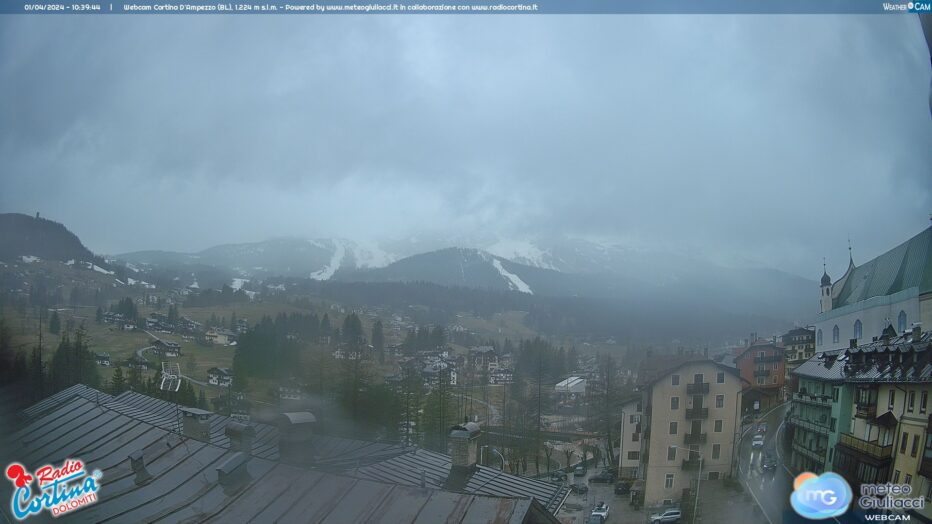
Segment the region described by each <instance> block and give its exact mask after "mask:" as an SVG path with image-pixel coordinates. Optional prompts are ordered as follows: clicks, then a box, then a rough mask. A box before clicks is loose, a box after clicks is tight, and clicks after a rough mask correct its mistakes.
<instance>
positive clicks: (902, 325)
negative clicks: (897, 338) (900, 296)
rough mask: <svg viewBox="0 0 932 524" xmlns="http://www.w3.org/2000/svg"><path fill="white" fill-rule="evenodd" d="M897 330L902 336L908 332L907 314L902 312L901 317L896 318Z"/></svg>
mask: <svg viewBox="0 0 932 524" xmlns="http://www.w3.org/2000/svg"><path fill="white" fill-rule="evenodd" d="M896 330H897V331H899V332H900V334H901V335H902V334H903V333H905V332H906V312H905V311H900V314H899V316H897V317H896Z"/></svg>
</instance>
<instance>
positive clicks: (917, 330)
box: [913, 322, 922, 340]
mask: <svg viewBox="0 0 932 524" xmlns="http://www.w3.org/2000/svg"><path fill="white" fill-rule="evenodd" d="M920 338H922V324H920V323H919V322H916V323H914V324H913V340H919V339H920Z"/></svg>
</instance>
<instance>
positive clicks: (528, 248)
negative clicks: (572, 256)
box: [488, 240, 559, 271]
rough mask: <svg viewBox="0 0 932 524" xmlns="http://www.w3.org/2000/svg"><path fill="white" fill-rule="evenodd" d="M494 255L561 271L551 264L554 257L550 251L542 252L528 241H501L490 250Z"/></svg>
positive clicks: (527, 264)
mask: <svg viewBox="0 0 932 524" xmlns="http://www.w3.org/2000/svg"><path fill="white" fill-rule="evenodd" d="M488 251H489V252H490V253H492V254H493V255H496V256H500V257H502V258H505V259H508V260H511V261H512V262H517V263H519V264H524V265H526V266H533V267H539V268H542V269H552V270H554V271H559V270H558V269H557V268H556V267H554V265H553V264H552V263H551V260H552V258H553V257H552V256H551V254H550V251H549V250H546V251H545V250H542V249H540V248H539V247H537V246H536V245H534V244H533V243H531V242H528V241H526V240H499V241H498V242H496V243H495V244H493V245H491V246H490V247H489V248H488Z"/></svg>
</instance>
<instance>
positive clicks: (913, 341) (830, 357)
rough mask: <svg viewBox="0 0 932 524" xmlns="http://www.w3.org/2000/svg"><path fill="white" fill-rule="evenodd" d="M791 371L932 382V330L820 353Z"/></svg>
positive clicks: (832, 377) (833, 378)
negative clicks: (914, 335) (916, 334)
mask: <svg viewBox="0 0 932 524" xmlns="http://www.w3.org/2000/svg"><path fill="white" fill-rule="evenodd" d="M791 373H792V374H793V375H797V376H800V377H806V378H813V379H816V380H824V381H829V382H897V383H901V382H932V331H927V332H925V333H923V334H922V335H920V336H919V337H915V338H914V337H913V335H912V333H911V332H907V333H905V334H903V335H899V336H897V337H892V338H890V339H880V340H876V341H872V342H869V343H867V344H863V345H860V346H858V347H854V348H849V349H836V350H833V351H825V352H823V353H817V354H816V355H815V356H813V357H812V358H810V359H809V360H807V361H806V362H803V363H802V364H800V365H799V367H797V368H796V369H794V370H793V371H792V372H791Z"/></svg>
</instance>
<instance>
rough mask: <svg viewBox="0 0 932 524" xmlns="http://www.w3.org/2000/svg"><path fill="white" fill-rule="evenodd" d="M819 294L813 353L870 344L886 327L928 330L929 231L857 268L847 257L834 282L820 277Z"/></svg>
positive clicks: (931, 287) (931, 317)
mask: <svg viewBox="0 0 932 524" xmlns="http://www.w3.org/2000/svg"><path fill="white" fill-rule="evenodd" d="M820 291H821V296H820V306H821V307H820V311H821V313H819V315H818V316H817V317H816V320H815V328H816V351H817V352H821V351H827V350H831V349H844V348H847V347H849V345H850V344H851V341H852V339H855V340H857V344H862V343H865V342H870V341H871V340H873V338H874V337H879V336H880V334H881V332H883V330H884V328H886V327H887V326H893V328H894V329H896V332H897V333H903V332H904V331H906V330H908V329H912V326H913V325H914V324H920V323H921V324H922V327H923V330H928V329H930V328H932V227H929V228H926V229H925V230H924V231H922V232H921V233H919V234H918V235H916V236H914V237H913V238H911V239H909V240H907V241H906V242H903V243H902V244H900V245H898V246H896V247H894V248H893V249H891V250H890V251H887V252H886V253H884V254H882V255H880V256H878V257H877V258H875V259H873V260H871V261H869V262H866V263H864V264H862V265H860V266H856V265H855V264H854V260H853V259H852V258H850V256H849V261H848V270H847V271H845V274H844V275H842V277H841V278H839V279H838V280H836V281H835V282H832V279H831V278H830V277H829V276H828V274H827V273H825V272H823V274H822V281H821V284H820Z"/></svg>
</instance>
